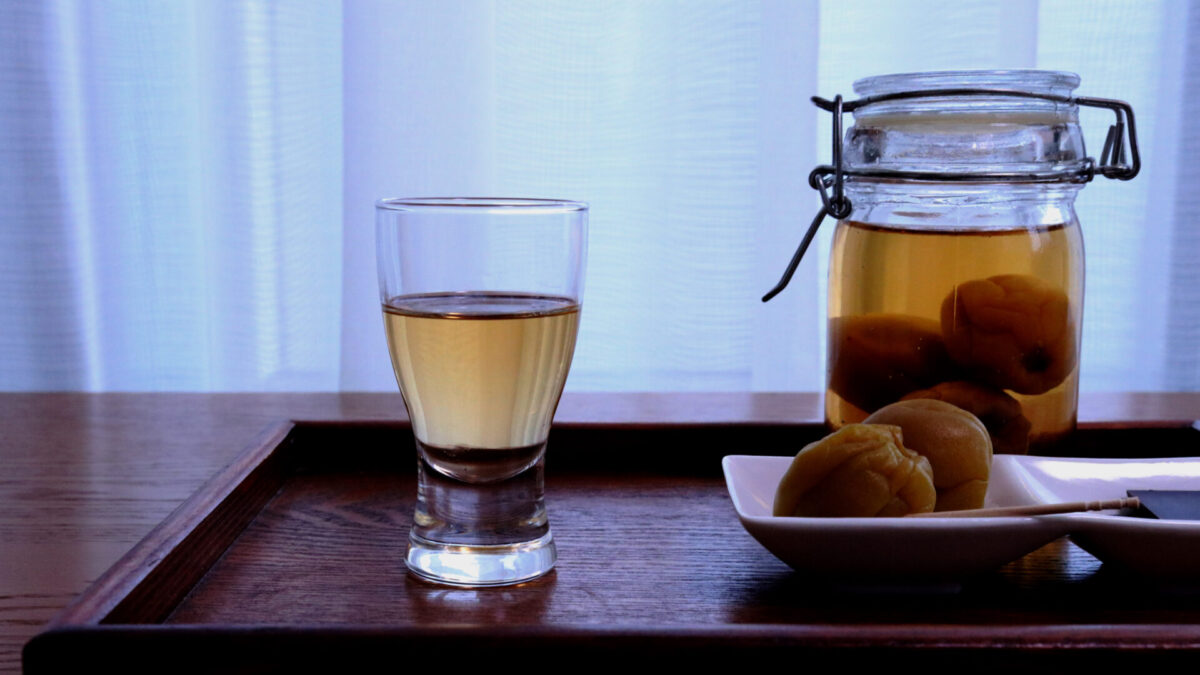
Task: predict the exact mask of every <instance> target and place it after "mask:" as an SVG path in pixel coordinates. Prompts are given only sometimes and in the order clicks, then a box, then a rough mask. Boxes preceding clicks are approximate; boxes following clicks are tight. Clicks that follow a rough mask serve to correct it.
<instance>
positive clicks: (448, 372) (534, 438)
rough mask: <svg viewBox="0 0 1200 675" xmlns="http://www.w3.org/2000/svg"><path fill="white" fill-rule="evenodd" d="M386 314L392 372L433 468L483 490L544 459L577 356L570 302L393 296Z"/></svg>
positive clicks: (507, 296)
mask: <svg viewBox="0 0 1200 675" xmlns="http://www.w3.org/2000/svg"><path fill="white" fill-rule="evenodd" d="M383 312H384V318H385V324H386V328H387V338H388V349H389V351H390V352H391V357H392V366H393V368H394V369H395V372H396V379H397V381H398V382H399V383H400V390H401V392H402V393H403V394H404V402H405V405H406V406H407V407H408V414H409V417H410V418H411V419H412V425H413V433H414V434H415V435H416V438H417V443H418V447H419V448H420V450H421V454H422V456H423V457H424V459H425V461H426V462H428V463H429V465H430V466H432V467H433V468H434V469H436V470H437V471H439V472H440V473H442V474H444V475H446V476H450V477H452V478H456V479H458V480H462V481H465V482H469V483H487V482H495V481H500V480H505V479H507V478H509V477H512V476H514V475H516V474H518V473H521V472H522V471H524V470H525V469H527V468H529V467H530V466H532V465H533V464H534V463H535V462H536V461H537V460H538V458H539V457H540V456H541V453H542V451H543V449H544V448H545V442H546V435H547V433H548V432H549V429H550V421H551V419H552V418H553V416H554V410H555V408H556V407H557V406H558V400H559V397H560V396H561V394H562V389H563V384H564V383H565V382H566V379H567V371H568V369H569V368H570V365H571V356H572V354H573V352H574V350H575V336H576V332H577V330H578V327H579V305H578V304H577V303H576V302H575V301H574V300H571V299H569V298H561V297H554V296H543V295H530V294H519V293H491V292H480V293H434V294H422V295H406V296H399V297H395V298H392V299H391V300H390V301H389V302H388V303H386V304H385V305H384V307H383Z"/></svg>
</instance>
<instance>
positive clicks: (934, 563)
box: [722, 455, 1200, 579]
mask: <svg viewBox="0 0 1200 675" xmlns="http://www.w3.org/2000/svg"><path fill="white" fill-rule="evenodd" d="M791 461H792V458H791V457H758V456H748V455H732V456H729V457H726V458H724V460H722V466H723V467H724V469H725V482H726V484H727V486H728V487H729V494H730V496H731V497H732V498H733V505H734V507H735V508H736V509H737V513H738V517H739V518H740V519H741V521H742V525H743V526H744V527H745V528H746V531H747V532H749V533H750V535H751V536H753V537H754V538H755V539H757V540H758V541H759V543H761V544H762V545H763V546H764V547H766V548H767V550H769V551H770V552H771V553H773V554H775V556H776V557H778V558H779V559H780V560H782V561H784V562H786V563H787V564H789V565H791V566H792V567H794V568H796V569H797V570H800V571H805V572H814V573H822V574H830V575H836V576H839V577H847V576H849V577H862V578H871V579H880V578H912V577H928V578H951V577H962V576H966V575H970V574H975V573H978V572H984V571H987V570H990V569H994V568H996V567H999V566H1001V565H1003V564H1005V563H1007V562H1009V561H1012V560H1016V559H1017V558H1020V557H1021V556H1023V555H1025V554H1027V553H1030V552H1032V551H1034V550H1036V549H1038V548H1039V547H1041V546H1043V545H1044V544H1047V543H1049V542H1051V541H1053V540H1055V539H1057V538H1059V537H1062V536H1064V535H1072V538H1073V540H1074V541H1076V542H1077V543H1078V544H1079V545H1080V546H1081V547H1083V548H1084V549H1086V550H1087V551H1089V552H1090V553H1092V554H1093V555H1095V556H1096V557H1098V558H1100V559H1101V560H1104V561H1106V562H1108V561H1111V562H1116V563H1120V564H1122V565H1125V566H1127V567H1130V568H1132V569H1135V570H1138V571H1141V572H1146V573H1153V574H1171V575H1196V576H1200V522H1197V521H1171V520H1148V519H1141V518H1126V517H1122V516H1117V515H1115V514H1114V513H1113V512H1101V513H1091V514H1061V515H1051V516H1026V517H1006V518H916V519H914V518H777V517H774V516H772V515H771V505H772V502H773V500H774V497H775V488H776V487H777V486H778V484H779V479H780V478H781V477H782V476H783V473H784V471H785V470H786V469H787V467H788V465H789V464H790V463H791ZM1136 489H1152V490H1153V489H1158V490H1200V458H1177V459H1144V460H1102V459H1061V458H1051V457H1024V456H1017V455H997V456H996V457H995V459H994V460H993V462H992V475H991V481H990V484H989V486H988V495H987V500H986V503H985V506H1019V505H1026V504H1047V503H1055V502H1065V501H1078V500H1084V499H1087V500H1093V499H1110V498H1118V497H1124V496H1125V491H1126V490H1136Z"/></svg>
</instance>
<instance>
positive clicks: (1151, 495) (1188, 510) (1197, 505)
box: [1125, 490, 1200, 520]
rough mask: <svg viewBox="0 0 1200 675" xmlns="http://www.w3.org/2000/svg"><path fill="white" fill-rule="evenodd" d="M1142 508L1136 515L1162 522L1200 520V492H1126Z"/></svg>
mask: <svg viewBox="0 0 1200 675" xmlns="http://www.w3.org/2000/svg"><path fill="white" fill-rule="evenodd" d="M1125 494H1127V495H1129V496H1130V497H1137V498H1138V499H1139V500H1141V502H1142V507H1141V508H1140V509H1138V511H1137V513H1136V514H1135V515H1137V516H1139V517H1142V518H1158V519H1160V520H1200V490H1126V492H1125Z"/></svg>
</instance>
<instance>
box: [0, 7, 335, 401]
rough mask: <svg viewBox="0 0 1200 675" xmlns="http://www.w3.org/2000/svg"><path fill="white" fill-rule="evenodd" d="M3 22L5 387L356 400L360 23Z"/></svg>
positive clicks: (107, 17)
mask: <svg viewBox="0 0 1200 675" xmlns="http://www.w3.org/2000/svg"><path fill="white" fill-rule="evenodd" d="M0 13H3V14H4V15H5V16H3V20H2V21H0V30H3V31H4V35H3V38H2V39H0V43H2V44H3V45H4V46H2V47H0V50H3V53H4V55H5V59H4V61H3V63H4V64H5V68H4V71H3V72H4V75H3V84H2V85H0V86H2V87H3V88H4V89H3V98H2V100H3V101H4V102H5V106H6V108H7V109H6V110H5V114H4V117H3V121H0V139H3V140H2V145H0V166H2V167H3V168H2V169H0V170H2V171H4V172H5V175H4V180H2V181H0V199H2V200H3V203H4V204H5V207H4V208H5V211H6V212H7V213H8V214H10V216H9V217H6V218H5V220H6V224H5V226H4V228H3V232H2V234H0V236H2V237H3V241H2V242H0V274H2V275H3V277H2V278H0V284H2V285H3V287H4V289H5V291H4V293H5V300H4V303H5V307H4V310H5V314H6V315H7V316H8V317H9V318H10V319H11V320H10V321H8V322H7V326H6V328H5V330H4V331H3V333H0V356H2V357H3V358H2V359H0V383H2V384H3V386H4V388H6V389H85V390H272V389H332V388H336V386H337V377H338V373H337V369H336V366H337V358H338V354H339V347H338V327H337V325H338V321H339V319H340V301H341V287H340V279H341V269H340V266H341V235H340V230H339V227H338V222H339V220H340V206H341V163H340V157H341V121H340V118H341V100H340V99H341V53H340V52H341V31H340V23H341V18H340V5H339V4H338V3H335V2H327V3H323V4H319V3H307V2H306V3H294V4H277V3H267V2H261V3H253V2H240V1H239V2H209V1H208V0H202V1H199V0H198V1H196V2H190V3H186V2H171V3H158V2H121V3H92V2H47V3H39V2H32V3H4V4H3V5H2V7H0ZM10 218H11V219H10Z"/></svg>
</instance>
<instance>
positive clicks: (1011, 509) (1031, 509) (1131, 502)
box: [906, 497, 1142, 518]
mask: <svg viewBox="0 0 1200 675" xmlns="http://www.w3.org/2000/svg"><path fill="white" fill-rule="evenodd" d="M1141 505H1142V502H1141V500H1139V499H1138V498H1137V497H1125V498H1123V499H1108V500H1105V501H1099V502H1063V503H1062V504H1033V505H1030V506H1001V507H997V508H992V509H965V510H962V511H940V512H939V511H934V512H932V513H910V514H908V515H907V516H906V517H907V518H994V517H997V516H1044V515H1047V514H1051V513H1074V512H1076V511H1105V510H1107V509H1136V508H1138V507H1139V506H1141Z"/></svg>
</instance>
